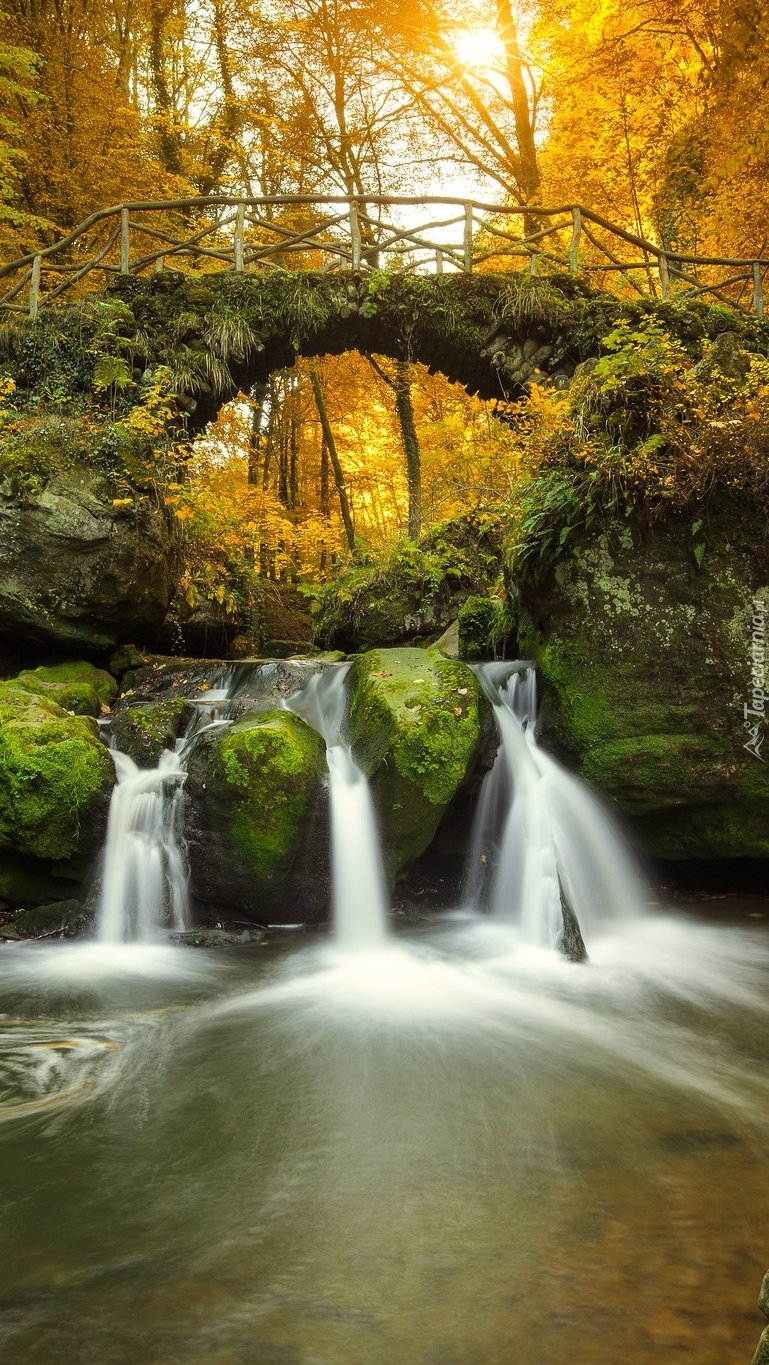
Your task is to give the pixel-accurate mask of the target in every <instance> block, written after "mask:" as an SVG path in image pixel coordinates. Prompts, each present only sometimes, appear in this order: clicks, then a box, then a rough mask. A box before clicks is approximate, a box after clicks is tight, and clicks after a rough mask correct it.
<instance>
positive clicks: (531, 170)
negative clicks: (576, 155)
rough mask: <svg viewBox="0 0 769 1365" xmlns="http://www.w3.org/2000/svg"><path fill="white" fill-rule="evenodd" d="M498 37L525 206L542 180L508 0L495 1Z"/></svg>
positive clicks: (521, 60) (535, 193)
mask: <svg viewBox="0 0 769 1365" xmlns="http://www.w3.org/2000/svg"><path fill="white" fill-rule="evenodd" d="M496 6H497V23H498V25H499V36H500V38H501V39H502V43H503V45H504V49H505V67H506V73H507V81H508V85H509V86H510V96H511V99H512V102H513V120H514V122H515V138H516V142H517V143H518V156H519V158H520V160H519V167H518V175H517V177H516V178H517V180H518V183H519V185H520V187H521V191H522V193H523V197H524V200H525V202H526V203H530V202H531V200H532V199H534V198H535V196H536V195H537V194H538V193H539V190H540V187H541V184H542V177H541V175H540V173H539V164H538V161H537V144H536V142H535V141H534V118H533V115H532V110H531V105H530V103H529V92H528V90H527V89H526V81H525V79H524V74H523V67H524V64H523V57H522V56H521V49H520V46H519V44H518V29H517V28H516V23H515V18H514V16H513V11H512V6H511V4H510V0H496Z"/></svg>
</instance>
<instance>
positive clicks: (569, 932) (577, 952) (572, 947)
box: [558, 896, 587, 962]
mask: <svg viewBox="0 0 769 1365" xmlns="http://www.w3.org/2000/svg"><path fill="white" fill-rule="evenodd" d="M561 910H562V912H563V932H562V933H561V935H560V937H559V939H558V948H559V951H560V952H562V953H563V955H564V957H565V958H568V960H569V962H587V948H586V947H585V940H584V939H583V937H582V930H581V929H580V927H579V921H578V920H577V916H576V915H575V914H574V911H573V910H572V908H571V906H570V905H568V904H567V903H566V901H564V899H563V896H562V897H561Z"/></svg>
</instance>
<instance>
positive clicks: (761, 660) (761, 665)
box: [742, 597, 767, 763]
mask: <svg viewBox="0 0 769 1365" xmlns="http://www.w3.org/2000/svg"><path fill="white" fill-rule="evenodd" d="M750 630H751V635H750V686H751V694H750V701H749V702H747V701H746V702H745V703H744V705H743V714H744V723H745V729H746V730H747V732H748V741H747V743H746V744H744V745H743V746H742V747H743V748H744V749H747V751H748V753H749V754H752V755H753V757H754V758H757V759H759V760H760V761H761V763H763V762H765V760H764V759H763V758H762V757H761V745H762V744H763V742H764V738H765V736H764V721H765V720H766V701H767V693H766V690H765V683H766V604H765V602H764V600H763V598H761V597H756V598H754V599H753V619H752V621H751V623H750Z"/></svg>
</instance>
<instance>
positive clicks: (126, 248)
mask: <svg viewBox="0 0 769 1365" xmlns="http://www.w3.org/2000/svg"><path fill="white" fill-rule="evenodd" d="M415 208H421V209H435V208H440V209H441V210H443V213H442V214H440V215H439V216H438V217H435V215H433V216H432V217H431V218H430V219H429V221H426V222H423V223H421V224H420V223H418V224H416V225H414V223H413V222H412V221H411V219H412V217H413V215H409V216H408V217H407V219H406V221H401V222H400V223H398V222H392V221H390V220H389V217H388V218H386V217H385V216H384V214H385V211H387V210H393V209H394V210H399V209H400V210H413V209H415ZM276 210H278V211H281V213H282V215H283V217H282V218H281V219H280V220H275V218H274V217H272V216H270V215H271V214H274V212H275V211H276ZM291 210H296V211H297V214H296V217H297V221H295V222H294V223H291V222H290V221H286V220H285V215H286V214H287V213H288V214H290V212H291ZM312 210H316V213H315V216H314V219H313V221H311V222H309V223H308V221H307V214H308V212H311V211H312ZM447 213H448V216H447ZM148 215H151V216H152V218H154V220H155V221H154V222H150V223H148V222H147V221H146V218H147V216H148ZM203 215H206V217H205V218H204V220H203V221H202V222H201V217H202V216H203ZM175 217H176V218H177V220H180V221H177V223H174V222H173V221H171V223H170V224H169V219H170V220H173V219H174V218H175ZM516 218H523V225H522V233H521V234H520V235H519V234H516V232H515V230H514V224H515V220H516ZM532 222H533V223H534V224H535V226H534V227H532V228H531V230H530V231H527V227H528V226H529V225H530V224H531V223H532ZM105 228H106V230H107V235H106V239H103V232H104V229H105ZM454 228H456V229H457V232H456V236H457V238H458V240H456V241H451V240H441V239H440V238H438V237H436V236H434V234H435V233H436V232H446V231H451V230H452V229H454ZM430 234H433V235H430ZM601 234H603V235H604V236H607V237H608V238H609V240H608V241H604V240H602V236H601ZM137 237H143V238H144V241H145V243H147V239H149V242H150V243H152V246H151V249H150V250H146V249H145V250H143V254H140V255H137V254H136V253H135V251H132V247H133V244H134V242H135V240H136V238H137ZM585 243H587V247H585V245H584V244H585ZM628 246H630V247H634V248H636V249H637V251H638V253H639V254H640V255H641V256H642V257H643V259H642V260H632V259H630V260H625V259H623V258H622V252H623V251H624V250H626V248H627V247H628ZM516 257H518V258H521V259H522V261H523V262H524V263H528V265H529V269H530V272H531V274H532V275H536V274H541V273H542V270H543V268H545V269H547V268H551V269H552V268H555V269H559V270H568V271H569V272H570V273H571V274H572V275H574V276H576V275H580V274H584V275H586V276H587V277H588V278H590V277H595V276H596V275H598V276H601V277H602V279H601V283H602V284H603V283H605V281H606V280H607V279H608V280H609V282H611V280H612V279H613V278H616V276H617V275H619V276H621V277H622V280H623V284H624V286H625V287H626V288H627V287H629V288H631V289H633V290H635V292H636V293H638V294H647V293H659V295H661V297H662V298H663V299H667V298H670V297H671V296H673V295H674V294H675V296H676V297H678V298H681V299H686V298H694V297H697V296H700V295H702V294H711V295H713V296H714V297H715V298H717V299H721V300H723V301H724V302H726V303H728V304H729V305H730V306H731V307H733V308H738V309H740V310H742V311H743V312H747V311H751V310H752V311H753V312H754V313H755V315H756V316H757V317H758V318H763V316H764V293H763V277H764V273H765V271H766V270H767V269H768V268H769V257H763V256H756V257H731V256H699V255H696V254H693V253H690V252H682V251H673V250H671V249H669V248H665V247H663V246H660V245H659V243H656V242H652V241H649V240H647V239H646V238H643V237H640V236H638V235H637V234H636V233H633V232H630V231H629V230H628V229H626V228H623V227H621V226H619V225H618V224H616V223H612V222H610V221H609V220H608V219H607V218H604V217H603V216H602V215H601V214H598V213H596V212H595V211H594V210H593V209H589V208H586V207H585V206H584V205H581V204H558V205H554V206H547V205H545V206H541V205H521V204H494V203H487V202H485V201H483V200H471V199H465V198H459V197H455V196H451V195H448V196H446V195H441V196H438V195H427V196H414V195H411V196H409V195H406V196H403V195H356V196H353V197H349V196H346V195H315V194H310V195H308V194H294V195H264V196H258V197H256V196H230V195H198V196H190V197H189V198H184V199H169V200H157V201H155V200H133V201H129V202H126V203H122V204H114V205H112V206H111V207H109V208H103V209H97V210H96V211H95V212H94V213H92V214H90V215H89V216H88V217H87V218H85V219H84V220H83V222H82V223H79V224H78V226H77V227H75V228H73V229H72V230H71V231H70V232H69V233H67V235H66V236H64V237H62V238H61V239H60V240H59V241H56V242H52V243H51V244H50V245H48V246H46V247H42V248H40V249H39V250H37V251H31V252H28V253H27V254H26V255H24V256H20V257H18V259H16V260H13V261H9V262H7V263H4V264H2V265H0V280H2V279H5V280H7V281H8V284H9V287H8V288H7V290H6V293H5V294H4V295H3V297H2V298H0V310H3V311H17V312H28V313H29V314H30V316H32V317H35V316H37V314H38V312H39V310H40V309H41V308H42V307H46V306H50V305H51V304H52V303H53V302H54V301H55V300H57V299H60V298H61V297H62V296H63V295H65V294H66V293H67V292H68V291H69V290H71V289H72V288H73V287H74V286H76V285H78V284H79V283H80V282H81V281H82V280H83V279H85V278H86V277H87V276H88V275H90V274H95V275H96V276H97V277H101V278H100V280H99V284H98V285H97V288H98V287H100V285H102V284H103V281H104V277H105V276H106V275H110V274H123V275H129V274H141V273H142V272H143V271H145V270H149V269H153V270H156V271H157V270H162V269H164V268H165V267H166V265H167V264H168V263H169V262H174V263H178V262H179V261H180V259H181V258H191V259H192V261H193V262H195V261H197V262H198V263H200V262H206V261H211V262H215V263H217V264H218V265H220V266H221V267H223V268H224V269H229V270H232V271H234V272H235V273H236V274H240V273H242V272H244V271H249V270H257V269H260V270H267V269H269V270H286V269H288V268H289V267H290V268H291V269H296V268H297V264H298V262H299V261H300V260H301V259H302V258H304V260H305V261H307V262H308V263H309V266H310V268H312V269H316V270H318V269H319V270H322V271H333V270H339V269H349V270H352V271H354V272H363V271H370V270H372V269H376V268H379V267H381V266H382V264H383V263H384V264H385V265H386V266H388V267H389V266H390V265H392V266H393V267H394V269H395V271H396V272H407V271H415V270H416V271H425V270H429V271H435V272H436V273H438V274H443V273H444V272H445V270H446V268H447V267H448V268H452V269H454V270H457V271H465V272H469V271H472V270H473V269H475V268H477V267H479V266H487V267H488V265H489V263H491V262H493V261H501V262H503V261H505V260H506V259H507V260H511V259H512V258H516ZM724 270H727V271H731V272H734V271H737V273H736V274H734V273H731V274H729V275H728V276H727V278H720V277H718V275H717V274H714V272H719V271H724ZM703 271H704V272H705V277H703V273H702V272H703ZM51 274H55V275H57V276H59V277H61V278H60V279H59V281H58V283H57V284H55V285H54V286H53V287H52V288H50V289H48V290H47V291H45V290H44V287H43V285H44V278H45V277H46V276H50V275H51ZM746 288H747V290H748V293H749V297H750V305H749V306H746V305H745V304H744V303H743V302H742V295H743V294H744V293H745V290H746ZM25 291H26V303H22V302H19V303H17V302H15V300H17V299H19V298H20V297H21V298H24V297H25ZM737 291H738V292H737Z"/></svg>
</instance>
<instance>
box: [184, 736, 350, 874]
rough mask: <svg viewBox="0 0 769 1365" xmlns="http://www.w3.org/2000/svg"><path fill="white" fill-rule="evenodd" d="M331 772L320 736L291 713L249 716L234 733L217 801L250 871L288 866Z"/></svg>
mask: <svg viewBox="0 0 769 1365" xmlns="http://www.w3.org/2000/svg"><path fill="white" fill-rule="evenodd" d="M325 771H326V762H325V746H324V744H323V741H322V739H321V738H320V736H319V735H318V734H317V733H316V732H315V731H314V730H312V729H310V727H309V726H308V725H306V724H305V722H304V721H303V720H300V719H299V717H298V716H295V715H293V714H292V713H291V712H289V711H265V712H263V713H262V714H260V715H255V716H248V717H246V718H245V719H244V720H242V721H239V722H238V723H237V724H236V725H234V726H233V727H232V729H231V730H229V731H228V732H227V734H226V735H225V736H224V739H223V740H222V742H221V744H220V746H219V748H218V751H217V755H216V759H215V762H214V767H213V772H212V781H211V790H210V793H209V799H210V803H211V808H212V812H213V815H214V818H215V820H216V822H217V824H218V825H219V826H220V828H222V829H223V830H224V832H225V833H226V835H227V837H228V838H229V839H230V840H231V842H232V843H233V845H234V846H235V848H236V849H237V852H238V854H239V856H240V858H241V859H242V862H243V865H244V867H245V868H246V870H247V871H249V872H251V873H253V874H254V875H256V876H269V875H270V874H274V873H276V872H280V871H284V870H285V869H286V867H287V865H288V864H289V862H290V859H291V855H292V852H293V850H294V849H295V847H296V845H297V842H298V840H299V838H300V837H301V833H302V822H303V819H304V816H305V814H306V812H307V809H308V807H309V805H310V802H311V800H312V799H313V797H314V796H315V795H316V794H317V788H318V784H319V783H320V782H321V781H322V779H323V776H324V774H325Z"/></svg>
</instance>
